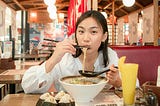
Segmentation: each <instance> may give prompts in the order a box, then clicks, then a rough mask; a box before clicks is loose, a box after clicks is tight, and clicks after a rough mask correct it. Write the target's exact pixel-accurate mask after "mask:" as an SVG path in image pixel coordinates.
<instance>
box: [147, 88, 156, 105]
mask: <svg viewBox="0 0 160 106" xmlns="http://www.w3.org/2000/svg"><path fill="white" fill-rule="evenodd" d="M145 99H146V102H147V106H158V100H157V96H156V95H155V94H154V93H153V92H152V90H151V89H148V92H147V94H146V95H145Z"/></svg>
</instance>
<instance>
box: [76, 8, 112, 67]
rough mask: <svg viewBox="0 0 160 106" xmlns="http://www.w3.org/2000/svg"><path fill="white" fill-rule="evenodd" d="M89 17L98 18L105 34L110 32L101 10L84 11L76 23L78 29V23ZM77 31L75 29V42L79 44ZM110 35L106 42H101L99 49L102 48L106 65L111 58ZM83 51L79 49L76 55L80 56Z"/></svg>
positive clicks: (97, 20)
mask: <svg viewBox="0 0 160 106" xmlns="http://www.w3.org/2000/svg"><path fill="white" fill-rule="evenodd" d="M89 17H92V18H94V19H95V20H96V22H97V23H98V24H100V25H101V26H102V29H103V34H105V33H107V34H108V27H107V21H106V19H105V17H104V16H103V15H102V14H101V13H100V12H98V11H95V10H89V11H87V12H85V13H83V14H82V15H81V16H80V17H79V18H78V20H77V23H76V31H77V28H78V25H79V24H80V23H81V22H82V21H83V20H85V19H86V18H89ZM76 31H75V42H76V43H77V44H78V40H77V35H76ZM108 37H109V36H107V39H106V40H105V41H104V42H101V45H100V47H99V49H98V51H101V50H102V52H103V63H104V66H105V67H106V66H107V65H108V63H109V60H108V48H107V47H108ZM81 53H82V50H81V49H77V51H76V55H75V56H74V57H79V56H80V55H81Z"/></svg>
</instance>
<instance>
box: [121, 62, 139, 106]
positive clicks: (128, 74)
mask: <svg viewBox="0 0 160 106" xmlns="http://www.w3.org/2000/svg"><path fill="white" fill-rule="evenodd" d="M120 71H121V75H122V89H123V99H124V104H125V105H133V104H134V101H135V91H136V79H137V73H138V64H135V63H124V64H123V65H122V66H121V70H120Z"/></svg>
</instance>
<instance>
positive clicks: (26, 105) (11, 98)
mask: <svg viewBox="0 0 160 106" xmlns="http://www.w3.org/2000/svg"><path fill="white" fill-rule="evenodd" d="M39 97H40V94H39V95H36V94H34V95H33V94H23V93H22V94H8V95H7V96H6V97H5V98H3V99H2V100H1V101H0V106H11V105H12V106H36V103H37V101H38V99H39ZM116 103H117V104H119V105H120V104H123V99H122V98H119V97H118V96H117V95H115V94H114V92H103V93H100V94H99V95H97V96H96V97H95V99H94V101H93V102H90V103H88V104H84V105H83V106H107V104H116ZM77 106H80V105H77Z"/></svg>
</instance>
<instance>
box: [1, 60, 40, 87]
mask: <svg viewBox="0 0 160 106" xmlns="http://www.w3.org/2000/svg"><path fill="white" fill-rule="evenodd" d="M41 62H42V61H25V62H15V64H16V69H9V70H6V71H4V72H2V73H1V74H0V83H1V84H19V83H21V80H22V77H23V74H24V73H25V71H26V70H27V69H28V68H29V67H31V66H33V65H39V64H40V63H41Z"/></svg>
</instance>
